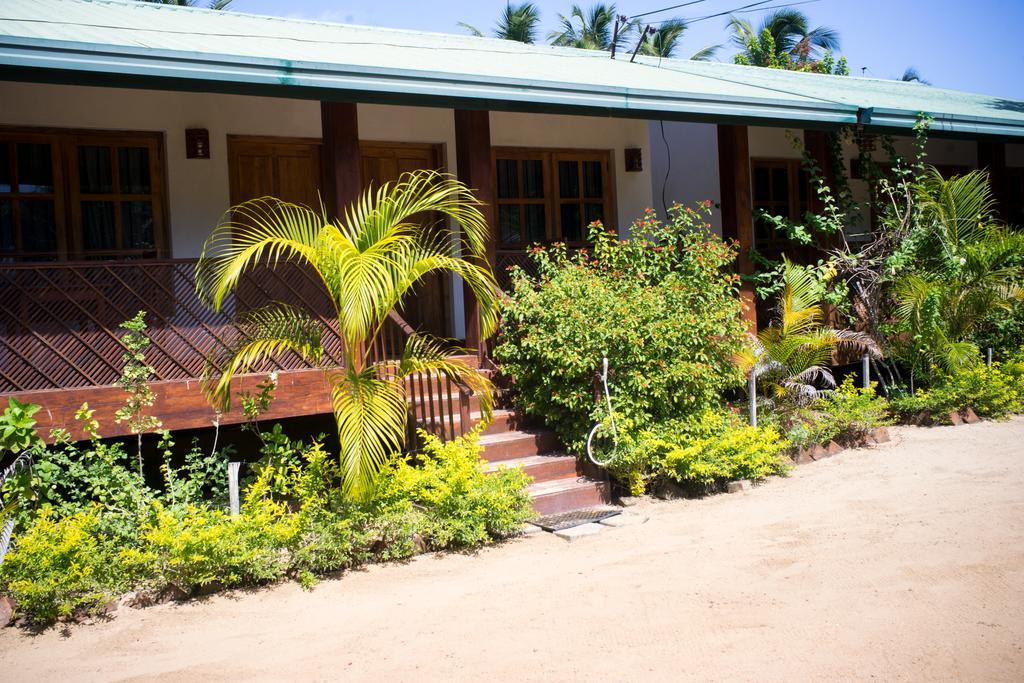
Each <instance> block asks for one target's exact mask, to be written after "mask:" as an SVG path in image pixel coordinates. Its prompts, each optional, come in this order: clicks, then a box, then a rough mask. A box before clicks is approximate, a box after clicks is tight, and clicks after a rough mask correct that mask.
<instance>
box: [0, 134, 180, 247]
mask: <svg viewBox="0 0 1024 683" xmlns="http://www.w3.org/2000/svg"><path fill="white" fill-rule="evenodd" d="M163 188H164V181H163V142H162V137H161V136H160V135H159V134H156V133H127V134H120V133H118V134H114V133H93V132H89V133H85V132H74V131H57V132H42V131H21V130H3V131H0V260H4V261H59V260H74V259H110V258H132V257H135V258H138V257H160V256H166V255H167V249H166V247H165V244H166V235H165V230H164V225H165V219H164V215H165V197H164V190H163Z"/></svg>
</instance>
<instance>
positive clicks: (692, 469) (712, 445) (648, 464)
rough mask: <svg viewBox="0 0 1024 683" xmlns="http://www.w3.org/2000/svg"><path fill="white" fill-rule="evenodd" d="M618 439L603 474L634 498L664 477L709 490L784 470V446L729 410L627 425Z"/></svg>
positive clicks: (772, 432)
mask: <svg viewBox="0 0 1024 683" xmlns="http://www.w3.org/2000/svg"><path fill="white" fill-rule="evenodd" d="M620 435H621V436H620V442H619V447H618V449H617V451H616V454H615V457H614V458H613V459H612V461H611V463H610V464H609V465H608V471H609V472H610V473H611V474H612V476H613V477H615V478H616V479H617V480H618V481H621V482H623V483H624V484H626V486H627V487H628V488H629V490H630V493H631V494H633V495H640V494H642V493H643V492H644V491H646V490H648V489H650V488H652V487H653V486H655V485H656V484H657V483H658V482H659V481H661V480H663V479H666V478H669V479H673V480H675V481H678V482H681V483H684V484H694V485H697V486H699V487H703V488H713V487H716V486H720V485H722V484H724V483H725V482H728V481H733V480H736V479H762V478H764V477H766V476H769V475H772V474H783V473H785V472H786V471H787V460H786V458H785V457H784V452H785V450H786V448H787V447H788V446H789V443H788V442H787V441H784V440H783V439H781V438H780V436H779V433H778V431H777V430H776V429H775V428H774V427H764V428H754V427H749V426H747V425H746V424H744V423H743V420H742V419H741V418H740V417H739V416H738V415H737V414H735V413H733V412H730V411H715V410H706V411H704V412H702V413H700V414H699V415H696V416H694V417H692V418H689V419H685V420H679V419H677V420H668V421H665V422H661V423H657V424H654V425H649V426H647V427H643V428H640V429H633V426H632V425H631V424H629V423H626V424H625V425H624V426H623V429H622V430H620Z"/></svg>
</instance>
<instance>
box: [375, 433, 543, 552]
mask: <svg viewBox="0 0 1024 683" xmlns="http://www.w3.org/2000/svg"><path fill="white" fill-rule="evenodd" d="M420 436H421V438H422V439H423V443H424V446H423V451H422V453H420V454H418V455H417V462H415V463H413V462H412V461H411V459H409V458H406V459H405V460H403V461H399V462H397V463H395V465H394V466H393V467H391V468H390V469H389V470H388V471H387V474H386V476H384V477H383V478H382V481H381V485H380V490H379V491H378V494H377V500H378V504H382V505H385V506H387V505H390V504H393V502H395V501H406V500H407V501H411V502H412V504H413V505H414V506H416V508H417V509H418V510H419V511H420V513H421V514H422V520H421V521H420V523H419V524H418V525H417V529H418V531H419V533H420V534H421V535H422V536H423V539H424V541H425V542H426V544H427V545H428V547H430V548H433V549H438V550H439V549H443V548H452V547H468V546H475V545H480V544H482V543H488V542H490V541H492V540H494V539H498V538H503V537H506V536H512V535H514V534H517V533H519V530H520V528H521V527H522V525H523V523H524V522H526V521H527V520H528V519H530V518H531V517H532V516H533V508H532V507H531V504H530V498H529V495H528V494H527V492H526V485H527V484H528V483H529V481H530V479H529V477H528V476H526V475H525V474H523V472H522V470H520V469H518V468H502V469H499V470H498V471H497V472H496V473H493V474H487V473H486V472H485V471H484V466H483V461H482V460H481V459H480V453H481V447H480V445H479V442H478V439H479V433H478V432H471V433H469V434H467V435H466V436H463V437H459V438H458V439H454V440H452V441H449V442H447V443H442V442H441V441H440V440H439V439H437V438H436V437H434V436H432V435H430V434H427V433H425V432H421V434H420Z"/></svg>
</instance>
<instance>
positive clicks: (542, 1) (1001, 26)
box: [232, 0, 1024, 100]
mask: <svg viewBox="0 0 1024 683" xmlns="http://www.w3.org/2000/svg"><path fill="white" fill-rule="evenodd" d="M679 1H680V0H622V1H620V2H619V3H618V9H619V11H620V12H622V13H624V14H630V15H632V14H639V13H641V12H647V11H650V10H654V9H659V8H661V7H665V6H667V5H673V4H677V3H678V2H679ZM750 2H751V0H701V1H700V2H698V3H697V4H695V5H693V6H690V7H686V8H683V9H680V10H676V11H674V12H667V13H664V14H659V15H656V16H654V17H651V19H666V18H670V17H672V16H681V17H684V18H688V19H692V18H696V17H701V16H705V15H708V14H714V13H718V12H723V11H726V10H730V9H733V8H736V7H739V6H741V5H747V4H749V3H750ZM535 4H536V5H537V6H538V7H539V8H540V10H541V14H542V19H543V22H544V28H543V34H544V35H545V36H546V35H547V33H548V32H550V31H551V30H552V29H554V28H555V27H556V26H557V24H558V14H559V13H560V12H561V13H568V11H569V7H570V6H571V4H572V2H571V0H559V1H553V0H536V1H535ZM580 4H581V5H583V6H584V7H589V6H590V4H591V3H590V2H589V0H584V1H583V2H581V3H580ZM770 4H773V5H775V4H782V3H781V2H778V3H775V2H773V3H770ZM794 4H795V5H797V6H798V9H800V10H802V11H803V12H805V13H806V14H807V15H808V16H809V17H810V19H811V24H812V25H813V26H817V25H822V24H823V25H827V26H831V27H832V28H834V29H836V30H838V31H839V32H840V36H841V38H842V46H843V49H842V50H841V52H842V53H843V54H845V55H846V57H847V60H848V61H849V64H850V69H851V71H853V72H854V73H861V70H862V68H863V69H865V71H864V73H866V74H867V75H869V76H876V77H880V78H892V77H897V76H899V75H900V74H902V73H903V70H904V69H905V68H906V67H908V66H914V67H915V68H917V70H918V71H919V72H920V73H921V75H922V76H923V77H924V78H926V79H928V80H929V81H931V82H932V83H934V84H935V85H937V86H942V87H948V88H955V89H958V90H969V91H973V92H979V93H985V94H990V95H999V96H1002V97H1008V98H1014V99H1020V100H1024V41H1022V40H1021V29H1024V0H971V1H969V2H968V1H967V0H930V1H929V2H923V1H921V0H814V1H813V2H809V3H805V4H798V3H794ZM504 6H505V2H504V0H472V1H470V2H447V1H443V0H442V1H441V2H438V1H436V0H435V1H433V2H430V1H427V0H372V1H369V2H368V1H367V0H360V1H358V2H356V1H349V0H286V1H285V2H282V1H281V0H234V3H233V4H232V8H233V9H234V10H236V11H240V12H252V13H255V14H276V15H280V16H289V17H296V18H304V19H319V20H324V21H337V22H343V23H355V24H370V25H375V26H390V27H396V28H412V29H421V30H426V31H440V32H445V33H461V32H463V31H462V29H460V28H459V27H458V26H457V22H459V21H465V22H467V23H469V24H473V25H475V26H479V27H480V28H481V29H484V30H489V29H490V28H491V27H492V26H493V25H494V22H495V20H496V19H497V17H498V14H499V13H500V11H501V9H502V8H503V7H504ZM763 14H764V12H760V11H759V12H752V13H748V14H744V15H743V16H744V17H746V18H748V19H749V20H750V21H751V22H752V23H754V24H755V25H756V23H757V21H759V20H760V18H761V16H762V15H763ZM725 23H726V18H725V17H718V18H714V19H708V20H705V21H700V22H695V23H693V24H692V25H691V27H690V30H689V31H688V33H687V34H686V36H685V38H684V40H683V43H682V50H681V53H682V54H690V53H692V52H695V51H696V50H697V49H699V48H701V47H704V46H705V45H711V44H715V43H726V42H727V34H726V30H725ZM732 52H733V51H732V50H729V49H726V50H724V51H723V52H722V53H720V56H719V59H721V60H723V61H731V59H732Z"/></svg>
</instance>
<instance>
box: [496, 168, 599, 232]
mask: <svg viewBox="0 0 1024 683" xmlns="http://www.w3.org/2000/svg"><path fill="white" fill-rule="evenodd" d="M610 162H611V155H610V153H609V152H607V151H579V150H566V151H561V150H545V149H518V148H516V149H507V148H498V149H496V150H495V152H494V176H495V183H496V186H497V187H496V188H495V189H496V194H495V196H496V204H497V216H496V218H497V222H498V241H499V244H501V245H502V246H506V247H522V246H526V245H529V244H533V243H538V242H539V243H544V242H565V243H567V244H569V245H583V244H585V243H586V239H587V226H588V225H590V223H592V222H593V221H596V220H601V221H606V222H607V221H608V220H610V219H611V218H612V203H613V197H612V192H611V187H612V185H611V176H610Z"/></svg>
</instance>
